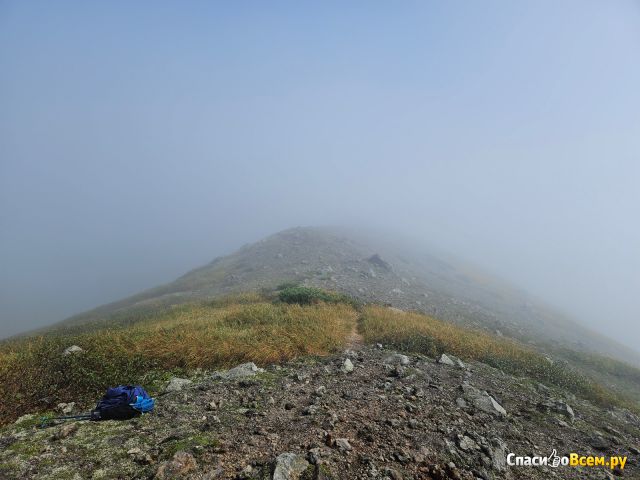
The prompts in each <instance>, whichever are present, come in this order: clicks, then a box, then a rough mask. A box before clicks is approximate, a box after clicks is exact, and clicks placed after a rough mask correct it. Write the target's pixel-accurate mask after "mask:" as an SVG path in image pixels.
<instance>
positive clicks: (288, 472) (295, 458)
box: [273, 452, 309, 480]
mask: <svg viewBox="0 0 640 480" xmlns="http://www.w3.org/2000/svg"><path fill="white" fill-rule="evenodd" d="M307 467H309V462H307V460H306V459H305V458H304V457H303V456H302V455H297V454H295V453H290V452H287V453H282V454H280V455H278V457H277V458H276V464H275V469H274V471H273V480H298V479H299V478H300V475H302V473H304V471H305V470H306V469H307Z"/></svg>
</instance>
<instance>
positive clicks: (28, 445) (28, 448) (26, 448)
mask: <svg viewBox="0 0 640 480" xmlns="http://www.w3.org/2000/svg"><path fill="white" fill-rule="evenodd" d="M7 450H9V451H11V452H13V453H16V454H18V455H26V456H28V457H32V456H33V455H36V454H38V453H40V451H41V450H42V446H41V445H39V444H37V443H35V442H31V441H28V440H27V441H18V442H15V443H12V444H11V445H9V446H8V447H7Z"/></svg>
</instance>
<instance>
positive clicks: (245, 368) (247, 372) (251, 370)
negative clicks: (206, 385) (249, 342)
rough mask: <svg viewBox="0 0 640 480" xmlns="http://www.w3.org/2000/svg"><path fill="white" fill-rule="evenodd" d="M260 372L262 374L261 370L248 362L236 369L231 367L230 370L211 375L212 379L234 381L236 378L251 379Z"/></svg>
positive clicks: (262, 370)
mask: <svg viewBox="0 0 640 480" xmlns="http://www.w3.org/2000/svg"><path fill="white" fill-rule="evenodd" d="M262 372H264V369H263V368H258V367H257V366H256V364H255V363H253V362H248V363H242V364H240V365H238V366H237V367H233V368H232V369H230V370H227V371H222V372H215V373H214V374H213V378H221V379H228V380H234V379H238V378H247V377H253V376H255V375H257V374H258V373H262Z"/></svg>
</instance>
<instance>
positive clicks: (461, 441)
mask: <svg viewBox="0 0 640 480" xmlns="http://www.w3.org/2000/svg"><path fill="white" fill-rule="evenodd" d="M458 447H460V450H463V451H465V452H468V451H471V450H480V447H479V446H478V444H477V443H476V442H475V441H474V440H473V439H472V438H471V437H468V436H466V435H459V436H458Z"/></svg>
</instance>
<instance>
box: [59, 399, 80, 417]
mask: <svg viewBox="0 0 640 480" xmlns="http://www.w3.org/2000/svg"><path fill="white" fill-rule="evenodd" d="M75 406H76V402H69V403H59V404H58V405H57V408H58V411H60V413H62V414H63V415H71V413H72V412H73V409H74V408H75Z"/></svg>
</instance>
